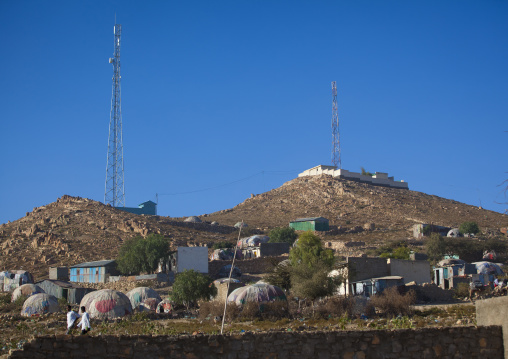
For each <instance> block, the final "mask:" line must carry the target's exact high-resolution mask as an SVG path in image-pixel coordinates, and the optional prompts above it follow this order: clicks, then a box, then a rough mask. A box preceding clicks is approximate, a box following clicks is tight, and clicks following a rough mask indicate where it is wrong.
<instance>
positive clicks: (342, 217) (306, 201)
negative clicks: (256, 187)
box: [0, 175, 508, 278]
mask: <svg viewBox="0 0 508 359" xmlns="http://www.w3.org/2000/svg"><path fill="white" fill-rule="evenodd" d="M317 216H323V217H326V218H328V219H329V220H330V225H331V226H333V227H332V230H330V231H329V232H326V233H322V234H321V236H322V238H323V239H324V240H325V241H326V242H328V245H329V246H331V247H333V248H336V249H339V250H341V248H343V243H345V242H351V241H354V242H365V243H366V245H364V246H363V248H359V249H360V250H363V249H365V248H366V246H372V245H379V244H382V243H384V242H386V241H387V240H392V239H408V238H410V237H411V232H410V231H409V230H410V229H411V227H412V226H413V225H414V224H416V223H434V224H436V225H443V226H450V227H456V226H458V225H459V224H460V223H462V222H464V221H475V222H477V223H478V224H479V226H480V228H481V229H482V231H483V232H484V233H485V234H486V236H496V237H500V233H499V228H500V227H506V226H507V225H508V217H507V216H506V215H502V214H500V213H497V212H492V211H487V210H483V209H479V208H477V207H474V206H470V205H466V204H463V203H459V202H456V201H452V200H448V199H445V198H440V197H436V196H431V195H427V194H424V193H420V192H415V191H410V190H400V189H393V188H385V187H376V186H372V185H368V184H363V183H358V182H353V181H347V180H340V179H335V178H332V177H330V176H327V175H323V176H319V177H305V178H296V179H294V180H291V181H289V182H287V183H285V184H284V185H282V186H281V187H279V188H276V189H274V190H272V191H269V192H267V193H263V194H260V195H257V196H253V197H252V198H248V199H247V200H245V201H244V202H243V203H241V204H239V205H237V206H236V207H234V208H232V209H227V210H223V211H219V212H216V213H212V214H208V215H203V216H201V219H202V220H203V221H205V222H208V223H185V222H183V220H182V219H178V218H176V219H175V218H169V217H162V216H143V215H141V216H140V215H135V214H131V213H127V212H123V211H120V210H117V209H115V208H112V207H111V206H107V205H104V204H102V203H100V202H97V201H93V200H89V199H84V198H79V197H71V196H63V197H61V198H59V199H58V200H57V201H56V202H53V203H51V204H48V205H46V206H42V207H38V208H34V209H33V211H32V212H27V214H26V216H25V217H23V218H20V219H18V220H16V221H14V222H12V223H5V224H2V225H0V253H1V254H2V255H1V257H0V270H5V269H26V270H29V271H31V272H32V273H33V274H34V275H35V276H36V277H37V278H41V277H45V276H47V274H48V268H49V267H50V266H57V265H73V264H77V263H81V262H85V261H93V260H100V259H109V258H114V257H115V256H116V255H117V253H118V249H119V248H120V246H121V245H122V243H123V242H124V241H125V240H127V239H129V238H132V237H134V236H136V235H142V236H146V235H147V234H150V233H159V234H162V235H164V236H168V237H169V238H170V239H171V241H172V242H171V243H172V246H173V247H176V246H179V245H205V244H207V245H211V244H213V243H214V242H216V241H219V240H230V241H233V240H234V239H235V238H236V236H237V233H236V230H235V229H234V228H233V225H234V224H235V223H236V222H238V221H241V220H244V221H245V222H246V223H247V224H248V225H249V230H250V231H252V228H260V229H262V230H269V229H271V228H273V227H277V226H287V225H288V223H289V221H291V220H293V219H295V218H299V217H317ZM212 221H217V222H219V223H220V224H221V225H218V226H212V225H210V224H209V223H210V222H212ZM249 230H247V231H246V232H247V233H248V232H249ZM341 246H342V247H341ZM348 253H351V252H348ZM343 254H344V253H343Z"/></svg>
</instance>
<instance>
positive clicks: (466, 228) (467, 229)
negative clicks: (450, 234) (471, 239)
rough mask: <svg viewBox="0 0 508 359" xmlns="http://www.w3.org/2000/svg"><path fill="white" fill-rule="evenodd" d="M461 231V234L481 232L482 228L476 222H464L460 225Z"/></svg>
mask: <svg viewBox="0 0 508 359" xmlns="http://www.w3.org/2000/svg"><path fill="white" fill-rule="evenodd" d="M459 232H460V233H461V234H466V233H472V234H477V233H479V232H480V228H479V227H478V224H477V223H476V222H464V223H462V224H461V225H460V226H459Z"/></svg>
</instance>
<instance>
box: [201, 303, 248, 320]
mask: <svg viewBox="0 0 508 359" xmlns="http://www.w3.org/2000/svg"><path fill="white" fill-rule="evenodd" d="M240 310H241V309H240V308H239V307H238V306H237V305H236V303H228V307H227V309H226V321H228V322H232V321H234V320H236V319H238V316H239V315H240ZM223 315H224V302H223V301H218V300H212V301H209V302H202V303H200V305H199V319H201V320H203V319H214V318H217V317H218V318H221V319H222V316H223Z"/></svg>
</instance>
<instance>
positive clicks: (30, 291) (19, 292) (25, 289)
mask: <svg viewBox="0 0 508 359" xmlns="http://www.w3.org/2000/svg"><path fill="white" fill-rule="evenodd" d="M38 293H45V292H44V289H42V288H41V287H39V286H38V285H35V284H31V283H29V284H23V285H21V286H19V287H17V288H16V289H14V292H12V295H11V302H14V301H15V300H16V299H18V298H19V297H21V296H23V297H31V296H32V295H34V294H38Z"/></svg>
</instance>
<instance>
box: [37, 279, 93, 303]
mask: <svg viewBox="0 0 508 359" xmlns="http://www.w3.org/2000/svg"><path fill="white" fill-rule="evenodd" d="M37 285H38V286H39V287H41V288H42V289H44V292H46V293H47V294H51V295H54V296H55V297H57V298H58V299H60V298H63V299H65V300H67V302H68V303H72V304H79V303H81V299H83V297H84V296H85V295H86V294H87V293H90V292H93V291H94V290H95V289H92V288H82V287H79V286H77V285H76V284H74V283H70V282H66V281H63V280H54V279H46V280H43V281H41V282H38V283H37Z"/></svg>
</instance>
